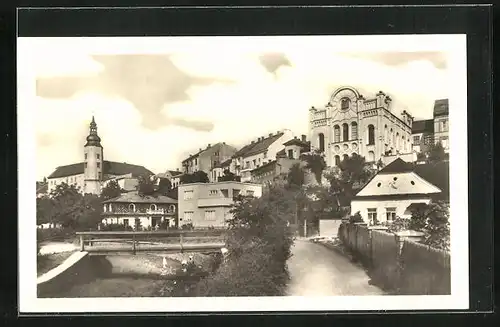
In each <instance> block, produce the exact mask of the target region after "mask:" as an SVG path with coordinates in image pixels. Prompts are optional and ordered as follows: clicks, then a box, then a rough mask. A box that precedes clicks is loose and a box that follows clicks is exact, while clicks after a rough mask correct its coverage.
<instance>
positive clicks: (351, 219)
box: [349, 211, 364, 224]
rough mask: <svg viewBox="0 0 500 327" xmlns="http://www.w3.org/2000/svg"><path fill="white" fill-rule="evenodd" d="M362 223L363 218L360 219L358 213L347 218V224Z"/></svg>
mask: <svg viewBox="0 0 500 327" xmlns="http://www.w3.org/2000/svg"><path fill="white" fill-rule="evenodd" d="M362 222H364V220H363V218H361V214H360V213H359V211H358V212H356V213H355V214H354V215H352V216H350V217H349V224H354V223H362Z"/></svg>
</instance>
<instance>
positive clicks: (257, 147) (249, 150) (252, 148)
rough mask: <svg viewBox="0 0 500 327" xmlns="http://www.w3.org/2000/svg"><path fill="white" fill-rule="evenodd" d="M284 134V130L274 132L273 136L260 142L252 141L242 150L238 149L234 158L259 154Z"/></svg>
mask: <svg viewBox="0 0 500 327" xmlns="http://www.w3.org/2000/svg"><path fill="white" fill-rule="evenodd" d="M283 135H284V133H283V132H281V133H277V134H274V135H272V136H268V137H266V138H264V139H262V140H260V141H258V142H254V143H250V144H247V145H245V146H244V147H242V148H241V149H240V150H238V151H237V152H236V153H235V154H234V155H233V158H237V157H248V156H251V155H255V154H259V153H261V152H264V151H266V150H267V149H268V148H269V146H271V144H273V143H274V142H276V141H277V140H278V139H279V138H280V137H282V136H283Z"/></svg>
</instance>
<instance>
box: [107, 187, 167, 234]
mask: <svg viewBox="0 0 500 327" xmlns="http://www.w3.org/2000/svg"><path fill="white" fill-rule="evenodd" d="M176 213H177V200H175V199H172V198H169V197H167V196H164V195H144V196H141V195H139V194H138V192H137V191H132V192H127V193H123V194H122V195H120V196H119V197H116V198H113V199H109V200H107V201H104V202H103V212H102V223H103V224H105V225H107V224H123V225H126V226H131V227H132V228H134V229H137V228H138V227H139V226H140V227H142V228H149V227H151V228H155V227H156V226H160V224H161V223H162V222H163V223H164V224H166V225H167V226H175V225H176Z"/></svg>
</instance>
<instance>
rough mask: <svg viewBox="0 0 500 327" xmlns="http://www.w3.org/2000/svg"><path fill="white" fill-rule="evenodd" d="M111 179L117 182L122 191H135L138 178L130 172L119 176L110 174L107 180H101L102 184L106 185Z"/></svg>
mask: <svg viewBox="0 0 500 327" xmlns="http://www.w3.org/2000/svg"><path fill="white" fill-rule="evenodd" d="M111 181H115V182H117V183H118V186H120V188H121V189H122V191H124V192H131V191H135V190H136V189H137V185H138V184H139V181H138V179H137V178H135V177H133V175H132V173H129V174H125V175H120V176H112V177H111V176H110V177H108V179H107V180H105V181H103V182H102V186H103V187H106V186H108V185H109V183H110V182H111Z"/></svg>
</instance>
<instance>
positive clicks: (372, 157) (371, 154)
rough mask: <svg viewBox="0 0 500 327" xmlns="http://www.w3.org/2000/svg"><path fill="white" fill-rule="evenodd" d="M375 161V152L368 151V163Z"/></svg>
mask: <svg viewBox="0 0 500 327" xmlns="http://www.w3.org/2000/svg"><path fill="white" fill-rule="evenodd" d="M374 161H375V152H373V151H368V162H374Z"/></svg>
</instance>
